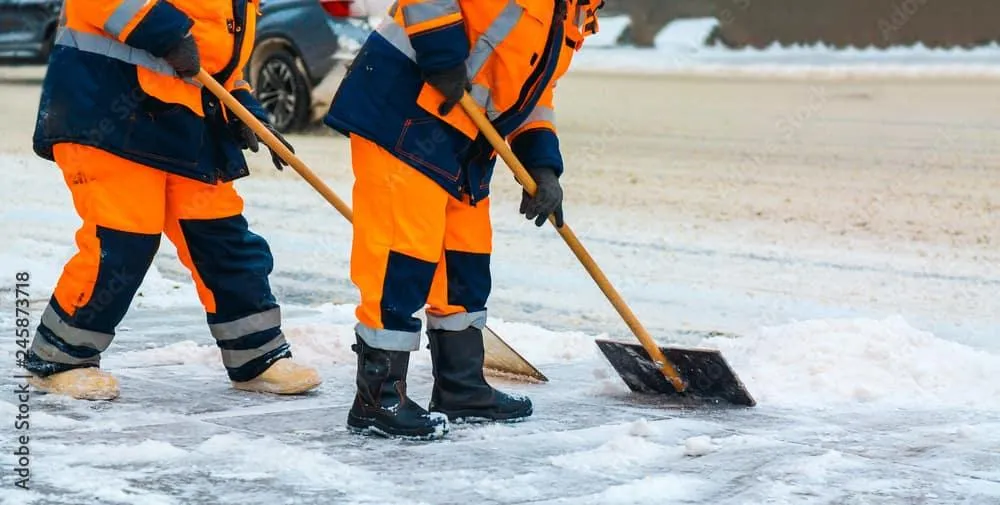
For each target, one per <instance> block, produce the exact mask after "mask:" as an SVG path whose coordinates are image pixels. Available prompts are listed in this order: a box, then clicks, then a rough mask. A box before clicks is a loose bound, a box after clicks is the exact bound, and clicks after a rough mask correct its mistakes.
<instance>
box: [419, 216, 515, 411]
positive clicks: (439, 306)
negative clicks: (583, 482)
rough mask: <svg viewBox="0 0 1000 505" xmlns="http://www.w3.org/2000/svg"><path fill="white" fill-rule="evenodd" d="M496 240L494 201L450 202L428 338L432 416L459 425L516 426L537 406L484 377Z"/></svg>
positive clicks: (432, 291) (431, 305)
mask: <svg viewBox="0 0 1000 505" xmlns="http://www.w3.org/2000/svg"><path fill="white" fill-rule="evenodd" d="M492 237H493V231H492V227H491V225H490V201H489V199H486V200H483V201H481V202H479V203H477V204H476V206H474V207H473V206H471V205H469V204H468V202H467V201H459V200H456V199H454V198H452V199H450V200H449V202H448V211H447V226H446V229H445V238H444V254H443V258H442V261H441V262H440V263H439V265H438V270H437V273H436V275H435V277H434V285H433V287H432V288H431V297H430V300H429V304H430V307H428V309H427V336H428V338H429V339H430V348H431V359H432V361H433V363H434V389H433V392H432V393H431V403H430V410H431V411H433V412H440V413H442V414H445V415H447V416H448V418H449V419H451V420H453V421H456V420H468V421H480V420H488V421H511V420H517V419H523V418H525V417H527V416H529V415H531V412H532V405H531V400H529V399H528V398H526V397H523V396H514V395H508V394H506V393H503V392H501V391H497V390H495V389H493V388H492V387H491V386H490V385H489V384H488V383H487V382H486V378H485V376H484V375H483V364H484V361H485V359H486V349H485V346H484V343H483V328H484V327H485V326H486V300H487V298H488V297H489V294H490V287H491V279H490V253H491V252H492V250H493V240H492Z"/></svg>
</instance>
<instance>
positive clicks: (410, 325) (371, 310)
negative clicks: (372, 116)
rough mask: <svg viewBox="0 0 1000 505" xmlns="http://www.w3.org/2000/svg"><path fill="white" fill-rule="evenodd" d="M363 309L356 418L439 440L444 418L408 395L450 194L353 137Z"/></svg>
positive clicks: (360, 425) (366, 426)
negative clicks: (411, 363) (412, 358)
mask: <svg viewBox="0 0 1000 505" xmlns="http://www.w3.org/2000/svg"><path fill="white" fill-rule="evenodd" d="M351 154H352V161H353V164H354V175H355V183H354V198H353V203H354V242H353V246H352V250H351V279H352V280H353V281H354V283H355V285H356V286H357V287H358V289H359V290H360V291H361V303H360V304H359V305H358V308H357V311H356V313H357V317H358V324H357V327H356V328H357V345H356V346H355V351H356V352H357V353H358V370H357V385H358V392H357V395H356V397H355V401H354V406H353V407H352V408H351V412H350V414H349V415H348V421H347V422H348V426H349V427H351V428H352V429H353V430H355V431H361V432H374V433H379V434H385V435H390V436H405V437H416V438H438V437H440V436H443V435H444V432H445V429H446V425H445V422H444V420H443V419H439V418H437V417H433V416H431V415H429V414H428V413H427V411H426V410H424V409H423V408H422V407H420V406H419V405H417V404H415V403H413V402H412V401H410V399H409V398H408V397H407V396H406V373H407V368H408V365H409V353H410V351H415V350H417V349H418V348H419V347H420V329H421V328H420V326H421V325H420V320H419V319H417V318H415V317H414V313H415V312H417V311H419V310H420V309H422V308H423V307H424V305H425V304H426V303H427V297H428V294H429V292H430V289H431V283H432V282H433V279H434V271H435V270H436V268H437V262H438V260H439V259H440V258H441V254H442V250H443V247H444V230H445V213H446V208H447V204H448V198H449V197H448V194H447V193H446V192H445V191H444V190H443V189H442V188H441V187H439V186H438V185H437V184H436V183H435V182H434V181H432V180H431V179H429V178H428V177H426V176H424V175H423V174H421V173H420V172H418V171H417V170H415V169H413V168H412V167H410V166H409V165H407V164H405V163H403V162H402V161H400V160H399V159H397V158H395V157H394V156H393V155H392V154H390V153H389V152H387V151H385V150H384V149H382V148H380V147H378V146H377V145H375V144H374V143H372V142H370V141H368V140H365V139H362V138H360V137H357V136H352V137H351Z"/></svg>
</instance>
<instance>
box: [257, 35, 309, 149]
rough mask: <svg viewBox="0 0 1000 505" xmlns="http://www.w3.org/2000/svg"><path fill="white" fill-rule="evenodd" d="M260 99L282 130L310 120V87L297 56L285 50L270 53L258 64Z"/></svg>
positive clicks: (299, 125) (289, 130)
mask: <svg viewBox="0 0 1000 505" xmlns="http://www.w3.org/2000/svg"><path fill="white" fill-rule="evenodd" d="M257 68H258V70H257V75H256V76H255V79H254V83H256V84H255V87H256V90H255V91H256V93H257V99H258V100H259V101H260V103H261V104H262V105H263V106H264V108H265V109H266V110H267V112H268V114H270V116H271V124H272V125H273V126H274V128H275V129H277V130H278V131H280V132H282V133H286V132H291V131H295V130H298V129H300V128H302V127H303V126H304V125H305V124H306V122H308V121H309V102H310V98H311V97H310V93H311V92H310V90H309V84H308V81H307V80H306V76H305V75H303V74H302V71H301V70H299V66H298V65H297V64H296V63H295V57H294V56H292V55H291V54H290V53H288V52H285V51H278V52H275V53H271V54H270V55H268V56H267V57H266V58H265V59H264V61H262V62H261V63H260V66H259V67H257Z"/></svg>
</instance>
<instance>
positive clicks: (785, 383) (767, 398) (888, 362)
mask: <svg viewBox="0 0 1000 505" xmlns="http://www.w3.org/2000/svg"><path fill="white" fill-rule="evenodd" d="M701 345H702V346H704V347H711V348H717V349H721V350H722V351H723V353H724V355H725V356H726V359H727V360H729V362H730V364H731V365H732V366H733V368H734V369H735V370H736V372H737V373H738V374H739V375H740V378H741V379H742V380H743V381H744V383H746V385H747V387H748V388H749V389H750V391H751V392H752V394H753V395H754V396H755V397H756V398H757V399H758V401H759V402H760V403H762V404H772V405H784V406H814V407H822V406H829V405H834V404H845V403H855V404H878V405H880V406H899V407H973V408H980V409H988V410H994V409H996V410H1000V381H997V380H996V371H997V370H1000V356H997V355H994V354H990V353H987V352H983V351H980V350H977V349H973V348H971V347H968V346H965V345H961V344H957V343H955V342H950V341H947V340H943V339H940V338H937V337H935V336H934V335H932V334H930V333H928V332H925V331H921V330H918V329H916V328H913V327H912V326H910V325H909V324H907V323H906V321H904V320H903V319H902V318H899V317H892V318H888V319H885V320H881V321H878V320H871V319H844V320H814V321H804V322H799V323H794V324H789V325H785V326H778V327H771V328H764V329H761V330H759V331H757V332H756V333H753V334H750V335H746V336H744V337H742V338H733V339H730V338H718V337H717V338H712V339H707V340H705V341H703V342H702V343H701Z"/></svg>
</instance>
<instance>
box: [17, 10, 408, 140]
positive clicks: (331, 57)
mask: <svg viewBox="0 0 1000 505" xmlns="http://www.w3.org/2000/svg"><path fill="white" fill-rule="evenodd" d="M387 8H388V0H262V1H261V16H260V19H259V20H258V22H257V38H256V44H255V46H254V52H253V54H252V55H251V58H250V64H249V65H248V67H247V69H246V70H247V79H248V80H249V81H250V83H251V84H252V85H253V86H254V88H255V92H256V94H257V97H258V99H260V101H261V102H262V103H263V104H264V107H265V108H266V109H267V110H268V112H269V113H270V114H271V116H272V121H273V123H274V125H275V127H276V128H277V129H278V130H279V131H281V132H291V131H295V130H298V129H301V128H303V127H305V126H307V125H308V124H309V123H311V122H312V121H313V120H315V119H317V118H318V117H319V116H321V115H322V114H323V113H324V112H325V110H326V107H327V106H328V104H329V100H330V98H332V96H333V93H335V92H336V88H337V86H338V85H339V83H340V80H341V79H343V77H344V75H345V74H346V72H347V65H348V64H349V63H350V62H351V61H352V60H353V59H354V57H355V55H357V52H358V50H359V49H360V48H361V44H363V43H364V40H365V39H366V38H367V37H368V35H369V34H370V33H371V32H372V30H373V26H374V23H375V22H376V21H377V17H379V16H380V15H381V14H382V13H384V12H385V11H386V10H387ZM61 9H62V0H0V62H4V63H21V64H44V63H46V62H47V61H48V57H49V52H50V51H51V48H52V43H53V41H54V39H55V36H56V30H57V28H58V24H59V13H60V11H61Z"/></svg>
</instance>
